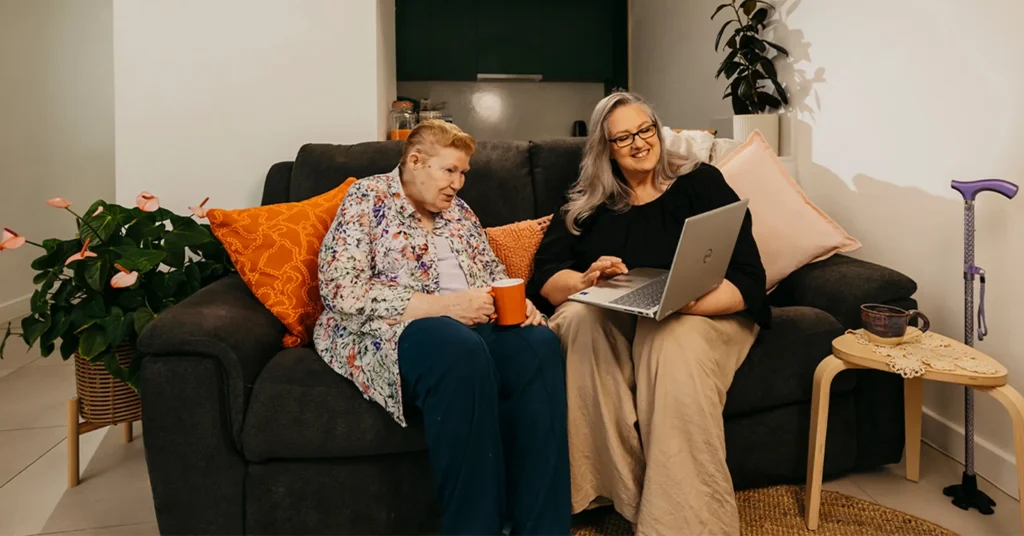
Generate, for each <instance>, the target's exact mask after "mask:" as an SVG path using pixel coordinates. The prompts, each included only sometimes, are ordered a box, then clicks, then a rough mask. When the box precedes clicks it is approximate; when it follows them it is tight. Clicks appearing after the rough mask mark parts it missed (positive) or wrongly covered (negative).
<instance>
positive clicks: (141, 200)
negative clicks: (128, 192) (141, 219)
mask: <svg viewBox="0 0 1024 536" xmlns="http://www.w3.org/2000/svg"><path fill="white" fill-rule="evenodd" d="M135 204H136V205H138V207H139V210H141V211H143V212H156V211H157V210H159V209H160V199H159V198H158V197H157V196H155V195H153V194H151V193H149V192H142V193H141V194H139V195H138V196H136V197H135Z"/></svg>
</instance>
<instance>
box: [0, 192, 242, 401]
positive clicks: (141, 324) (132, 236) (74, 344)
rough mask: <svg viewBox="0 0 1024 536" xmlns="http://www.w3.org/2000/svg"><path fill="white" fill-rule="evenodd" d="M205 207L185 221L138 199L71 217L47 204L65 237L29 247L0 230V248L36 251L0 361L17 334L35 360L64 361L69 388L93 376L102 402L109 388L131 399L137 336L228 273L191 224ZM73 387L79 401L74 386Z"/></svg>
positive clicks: (148, 199)
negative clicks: (17, 321) (34, 351)
mask: <svg viewBox="0 0 1024 536" xmlns="http://www.w3.org/2000/svg"><path fill="white" fill-rule="evenodd" d="M206 201H207V200H204V201H203V203H201V204H200V205H199V206H196V207H189V208H190V209H191V211H192V214H191V215H190V216H179V215H176V214H174V213H172V212H170V211H168V210H167V209H164V208H161V207H160V200H159V199H158V198H157V197H155V196H153V195H151V194H149V193H148V192H143V193H141V194H139V196H138V197H137V198H136V206H135V207H131V208H126V207H123V206H121V205H117V204H114V203H107V202H105V201H102V200H101V201H96V202H95V203H93V204H92V206H90V207H89V208H88V210H86V211H85V212H84V213H83V214H78V213H76V212H75V211H74V210H72V208H71V203H70V202H68V201H66V200H64V199H62V198H59V197H58V198H53V199H50V200H49V201H47V204H49V205H50V206H51V207H54V208H55V209H60V210H64V211H66V212H68V213H70V214H71V215H73V216H74V218H75V220H76V222H77V230H78V232H77V234H76V236H74V237H73V238H69V239H60V238H50V239H46V240H43V241H42V242H34V241H31V240H28V239H27V238H26V237H24V236H20V235H18V234H17V233H16V232H14V231H12V230H10V229H4V230H3V235H2V238H0V250H8V249H15V248H19V247H23V246H26V245H27V246H35V247H37V248H40V249H41V250H42V254H41V255H40V256H39V257H38V258H36V259H35V260H33V261H32V269H33V270H35V271H36V272H38V273H37V274H36V276H35V278H34V279H33V283H34V284H35V285H37V288H36V290H35V292H34V293H33V294H32V298H31V314H29V315H28V316H26V317H24V318H23V319H22V320H21V329H20V330H15V329H12V326H11V324H10V323H8V326H7V331H6V333H5V335H4V337H3V341H2V343H0V358H2V357H3V350H4V347H5V346H6V343H7V340H8V338H10V337H11V336H12V335H20V336H21V337H22V338H23V339H24V341H25V343H26V344H28V346H29V348H31V347H32V346H34V345H35V344H36V343H38V344H39V350H40V353H41V355H42V356H44V357H47V356H49V355H51V354H52V353H53V352H55V351H59V352H60V356H61V357H62V358H63V359H65V360H67V359H69V358H71V357H72V356H74V357H75V366H76V374H75V376H76V380H77V381H78V382H81V381H82V380H81V378H83V377H90V378H93V380H91V381H93V382H95V378H96V377H97V371H99V372H100V373H101V375H102V376H103V377H105V380H106V381H108V382H109V383H110V385H108V386H107V387H108V389H107V390H108V395H109V394H110V393H109V391H110V389H113V390H115V391H118V393H119V394H117V393H115V396H113V397H112V398H114V399H121V400H124V399H132V400H134V401H137V400H138V393H137V386H136V376H137V374H138V370H139V364H140V363H139V355H138V353H137V352H135V343H136V340H137V339H138V337H139V334H140V333H142V332H143V330H145V329H146V325H147V324H149V322H150V321H152V320H153V319H154V318H155V317H157V316H158V315H160V313H161V312H163V311H165V310H167V309H168V308H169V307H171V306H173V305H174V304H176V303H179V302H181V301H182V300H184V299H185V298H187V297H188V296H190V295H191V294H192V293H194V292H196V291H197V290H199V289H200V288H202V287H203V286H205V285H207V284H209V283H211V282H212V281H214V280H216V279H218V278H220V277H222V276H224V275H225V274H227V273H229V272H231V271H233V270H234V267H233V266H232V264H231V260H230V258H229V257H228V255H227V253H226V252H225V250H224V247H223V246H222V245H221V243H220V242H219V241H218V240H217V238H216V237H214V235H213V233H211V232H210V227H209V225H207V224H201V223H200V222H199V221H197V220H196V218H197V217H198V218H202V217H204V216H205V211H206V209H205V208H203V207H204V205H205V203H206ZM80 368H89V369H90V370H91V373H90V374H83V372H84V370H79V369H80ZM103 369H105V371H106V373H105V374H104V373H102V371H103ZM77 387H78V394H79V398H80V399H81V398H82V397H83V386H82V385H81V384H79V385H77ZM95 387H96V386H95V385H93V386H92V387H90V389H89V390H91V391H96V389H95ZM102 403H103V402H102V401H96V402H95V404H102ZM88 404H89V401H83V407H85V406H87V405H88ZM86 417H87V418H88V415H87V416H86Z"/></svg>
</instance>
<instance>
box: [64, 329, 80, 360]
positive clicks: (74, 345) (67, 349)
mask: <svg viewBox="0 0 1024 536" xmlns="http://www.w3.org/2000/svg"><path fill="white" fill-rule="evenodd" d="M76 350H78V335H75V334H74V333H65V334H64V336H63V337H61V340H60V357H61V358H62V359H64V360H65V361H67V360H68V358H70V357H71V356H73V355H75V351H76Z"/></svg>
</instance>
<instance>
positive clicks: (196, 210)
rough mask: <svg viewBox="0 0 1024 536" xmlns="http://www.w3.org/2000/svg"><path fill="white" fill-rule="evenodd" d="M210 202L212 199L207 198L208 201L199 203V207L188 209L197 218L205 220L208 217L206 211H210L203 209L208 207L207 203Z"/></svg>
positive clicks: (204, 200)
mask: <svg viewBox="0 0 1024 536" xmlns="http://www.w3.org/2000/svg"><path fill="white" fill-rule="evenodd" d="M209 200H210V198H209V197H207V198H206V199H203V202H202V203H199V206H198V207H188V209H189V210H191V211H192V214H195V216H196V217H197V218H205V217H206V211H207V210H208V209H205V208H203V207H204V206H205V205H206V202H207V201H209Z"/></svg>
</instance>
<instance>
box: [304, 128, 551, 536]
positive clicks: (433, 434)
mask: <svg viewBox="0 0 1024 536" xmlns="http://www.w3.org/2000/svg"><path fill="white" fill-rule="evenodd" d="M475 149H476V143H475V142H474V141H473V138H472V137H470V136H469V135H468V134H465V133H464V132H462V131H461V130H459V128H458V127H456V126H454V125H451V124H448V123H445V122H443V121H425V122H424V123H422V124H420V125H419V126H417V127H416V128H415V129H413V131H412V133H411V134H410V135H409V137H408V138H407V139H406V141H405V145H404V149H403V153H402V159H401V162H400V163H399V165H398V167H396V168H395V169H394V170H392V171H391V172H390V173H386V174H384V175H374V176H372V177H367V178H365V179H362V180H359V181H356V182H355V184H353V185H352V187H351V188H350V189H349V191H348V193H347V195H346V196H345V199H344V201H343V202H342V203H341V207H340V208H339V210H338V215H337V217H336V218H335V221H334V224H333V225H332V226H331V229H330V230H329V232H328V233H327V236H326V238H325V239H324V243H323V246H322V248H321V251H320V270H319V272H320V273H319V275H320V293H321V295H322V297H323V302H324V306H325V311H324V312H323V314H322V315H321V316H320V318H319V321H318V322H317V325H316V332H315V344H316V348H317V351H318V352H319V353H320V355H321V356H323V358H324V360H325V361H327V362H328V363H329V364H330V365H331V367H333V368H334V370H335V371H337V372H338V373H339V374H341V375H343V376H345V377H346V378H348V379H350V380H352V381H353V382H354V383H355V384H356V386H357V387H358V388H359V389H360V390H361V391H362V393H363V395H364V396H365V397H366V398H368V399H369V400H371V401H373V402H376V403H377V404H380V405H381V406H383V407H384V409H386V410H387V411H388V412H389V413H390V414H391V416H392V417H393V418H394V419H395V421H397V422H398V424H400V425H402V426H405V425H406V418H405V412H404V409H403V408H404V407H407V406H415V407H417V408H419V410H420V411H421V412H422V414H423V422H424V428H425V430H426V437H427V447H428V454H429V458H430V463H431V465H432V467H433V470H434V473H435V481H436V488H437V489H436V491H437V494H438V498H439V501H440V503H441V506H442V510H443V520H442V530H443V532H444V533H445V534H500V533H501V532H502V530H503V528H504V525H505V524H506V522H508V521H511V523H512V534H568V533H569V525H570V517H571V507H570V492H569V457H568V456H569V454H568V440H567V431H566V400H565V383H564V382H565V376H564V373H563V369H562V353H561V345H560V342H559V339H558V337H557V336H556V335H555V334H554V333H553V332H552V331H550V330H549V329H548V328H547V326H546V325H543V324H546V322H545V319H544V317H543V316H542V315H541V314H540V313H539V312H537V310H536V308H534V306H533V304H532V303H527V310H528V315H527V316H528V318H527V320H526V322H525V323H524V324H523V325H522V326H512V327H499V326H495V325H493V324H491V323H489V321H490V317H491V315H492V314H493V313H494V304H493V302H492V297H491V296H490V294H488V291H489V290H490V288H489V287H490V285H491V284H492V283H494V282H496V281H499V280H502V279H505V278H506V274H505V268H504V267H503V266H502V264H501V262H500V261H499V260H498V259H497V257H495V255H494V252H493V251H492V250H491V247H490V245H489V244H488V242H487V236H486V234H485V232H484V229H483V228H482V226H481V225H480V222H479V220H478V219H477V217H476V215H475V214H474V213H473V211H472V210H470V208H469V207H468V206H467V205H466V203H465V202H463V201H462V200H461V199H459V198H458V197H456V194H457V193H458V191H459V189H460V188H462V186H463V184H464V182H465V173H466V171H468V170H469V159H470V157H471V156H472V154H473V152H474V151H475ZM328 411H329V408H328Z"/></svg>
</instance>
